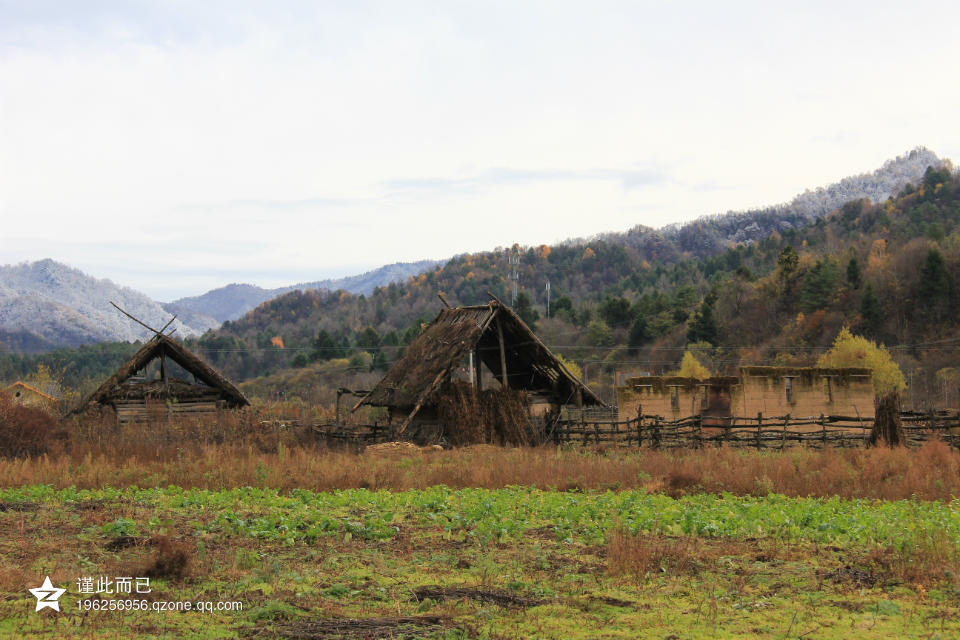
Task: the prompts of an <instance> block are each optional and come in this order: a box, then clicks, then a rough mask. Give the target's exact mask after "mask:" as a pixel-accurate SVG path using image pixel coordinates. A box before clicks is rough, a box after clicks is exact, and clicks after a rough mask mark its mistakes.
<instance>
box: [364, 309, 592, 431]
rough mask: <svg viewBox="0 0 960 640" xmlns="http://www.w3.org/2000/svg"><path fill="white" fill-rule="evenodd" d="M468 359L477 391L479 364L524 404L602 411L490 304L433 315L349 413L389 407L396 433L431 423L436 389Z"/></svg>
mask: <svg viewBox="0 0 960 640" xmlns="http://www.w3.org/2000/svg"><path fill="white" fill-rule="evenodd" d="M471 353H473V354H474V358H473V361H474V363H475V367H474V378H473V380H472V383H473V386H474V388H475V389H476V390H478V391H479V390H480V389H482V388H483V386H484V384H483V376H482V367H484V366H485V367H486V368H487V369H488V370H489V372H490V373H491V374H492V375H493V378H494V379H495V380H496V381H497V383H498V385H497V386H498V388H500V389H509V390H514V391H522V392H524V393H525V394H526V397H527V402H528V404H529V405H541V406H543V405H547V406H549V407H553V408H559V407H560V406H562V405H573V404H576V405H580V406H582V405H584V404H586V405H601V406H603V405H604V403H603V401H602V400H600V398H599V397H597V395H596V394H595V393H593V391H591V390H590V389H589V388H588V387H587V386H586V385H585V384H584V383H583V382H582V381H580V379H579V378H577V377H576V376H575V375H573V374H572V373H570V371H569V370H568V369H567V368H566V367H565V366H564V365H563V363H562V362H561V361H560V360H558V359H557V357H556V356H554V355H553V354H552V353H551V352H550V350H549V349H548V348H547V347H546V346H545V345H544V344H543V342H541V341H540V339H539V338H537V336H536V335H534V333H533V332H532V331H531V330H530V328H529V327H528V326H527V325H526V324H525V323H524V322H523V320H521V319H520V317H519V316H518V315H517V314H516V313H514V312H513V310H511V309H510V308H509V307H508V306H506V305H504V304H503V303H502V302H500V301H499V300H496V299H494V300H492V301H491V302H490V303H489V304H485V305H476V306H467V307H457V308H447V309H443V310H442V311H440V314H439V315H438V316H437V317H436V319H434V321H433V322H431V323H430V325H429V326H428V327H427V328H426V329H425V330H424V331H423V333H421V334H420V336H418V337H417V339H416V340H414V341H413V342H412V343H411V344H410V346H409V347H407V349H406V352H405V353H404V355H403V357H401V358H400V359H399V360H398V361H397V362H396V363H395V364H394V365H393V367H392V368H391V369H390V371H388V372H387V374H386V375H385V376H384V377H383V379H382V380H381V381H380V382H379V383H378V384H377V385H376V387H374V389H373V390H372V391H371V392H370V394H369V395H368V396H366V397H365V398H364V399H362V400H361V401H360V402H359V403H357V405H356V406H355V407H354V410H356V409H357V408H359V407H361V406H364V405H369V406H375V407H387V408H389V410H390V414H391V417H392V418H396V419H398V420H400V421H401V422H400V427H399V430H398V431H399V433H403V431H404V430H405V429H406V427H407V425H408V424H410V423H411V421H414V420H415V419H416V418H417V417H418V416H424V419H426V420H433V419H435V414H434V412H433V411H432V409H434V408H435V407H436V405H437V403H438V401H439V400H440V397H439V396H440V395H441V393H440V391H441V387H442V385H443V384H444V383H445V382H447V381H449V380H450V379H451V377H452V375H453V374H454V372H455V371H456V370H457V369H458V368H460V367H461V366H462V363H463V362H464V360H466V359H467V358H468V357H469V355H470V354H471ZM481 365H482V366H481ZM427 414H429V415H427Z"/></svg>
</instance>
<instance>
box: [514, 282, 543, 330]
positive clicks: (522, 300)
mask: <svg viewBox="0 0 960 640" xmlns="http://www.w3.org/2000/svg"><path fill="white" fill-rule="evenodd" d="M513 310H514V311H515V312H516V314H517V315H518V316H520V319H521V320H523V321H524V323H526V325H527V326H528V327H530V331H536V330H537V320H539V319H540V313H539V312H538V311H537V310H536V309H534V308H533V303H532V302H531V300H530V296H528V295H527V294H526V292H525V291H521V292H520V293H518V294H517V301H516V303H514V305H513Z"/></svg>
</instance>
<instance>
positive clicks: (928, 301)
mask: <svg viewBox="0 0 960 640" xmlns="http://www.w3.org/2000/svg"><path fill="white" fill-rule="evenodd" d="M917 298H918V302H919V304H920V305H921V308H922V309H924V310H925V313H924V315H926V316H927V317H928V318H929V319H930V320H932V321H937V320H940V319H941V318H943V317H944V316H945V315H946V313H947V311H948V310H949V307H950V302H951V298H952V296H951V283H950V274H949V273H947V266H946V261H944V259H943V254H942V253H940V252H939V251H937V250H936V249H930V251H928V252H927V258H926V260H925V261H924V263H923V268H922V269H920V282H919V284H918V286H917Z"/></svg>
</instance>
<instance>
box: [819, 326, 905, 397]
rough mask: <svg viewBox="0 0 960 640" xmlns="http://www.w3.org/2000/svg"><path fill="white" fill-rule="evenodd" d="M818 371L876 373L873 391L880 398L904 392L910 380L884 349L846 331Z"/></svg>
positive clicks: (822, 358)
mask: <svg viewBox="0 0 960 640" xmlns="http://www.w3.org/2000/svg"><path fill="white" fill-rule="evenodd" d="M817 366H818V367H828V368H837V369H842V368H844V367H865V368H867V369H871V370H872V371H873V388H874V391H876V393H877V395H883V394H885V393H889V392H891V391H897V392H899V391H903V390H904V389H906V388H907V383H906V380H905V379H904V377H903V372H902V371H900V367H899V366H898V365H897V363H896V362H894V361H893V357H892V356H891V355H890V352H889V351H887V350H886V348H884V346H883V345H877V343H875V342H873V341H871V340H868V339H867V338H864V337H863V336H856V335H853V334H852V333H851V332H850V329H848V328H847V327H844V328H843V329H841V330H840V333H838V334H837V337H836V339H835V340H834V341H833V346H832V347H831V348H830V350H829V351H827V352H826V353H824V354H823V355H822V356H820V358H819V359H818V360H817Z"/></svg>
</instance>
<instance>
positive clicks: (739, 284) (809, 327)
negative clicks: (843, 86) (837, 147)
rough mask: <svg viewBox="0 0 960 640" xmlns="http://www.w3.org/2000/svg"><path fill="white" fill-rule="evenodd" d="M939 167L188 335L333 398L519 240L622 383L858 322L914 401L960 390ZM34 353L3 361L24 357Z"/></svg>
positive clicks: (230, 358) (947, 182)
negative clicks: (881, 195)
mask: <svg viewBox="0 0 960 640" xmlns="http://www.w3.org/2000/svg"><path fill="white" fill-rule="evenodd" d="M925 153H929V152H925V151H923V150H918V151H915V152H913V154H911V156H910V158H911V160H910V161H911V162H915V161H916V160H917V159H918V158H921V159H923V158H927V156H925V155H924V154H925ZM931 155H932V154H931ZM899 160H903V159H899ZM896 166H897V167H898V168H899V169H902V165H896ZM938 167H939V168H934V167H933V166H931V167H930V168H928V169H927V170H926V171H925V172H922V173H921V177H920V179H918V180H917V181H916V182H915V183H914V184H907V185H905V186H904V188H903V189H902V191H900V192H899V193H898V194H896V195H895V196H893V197H891V198H889V199H886V200H884V201H881V202H879V203H873V202H871V201H870V200H868V199H857V200H853V201H849V202H846V203H844V204H843V205H842V206H840V207H838V208H836V209H834V210H833V211H832V212H830V213H828V214H827V215H825V216H809V215H807V214H804V213H803V212H800V211H797V212H794V214H790V215H788V216H786V217H783V216H781V217H779V218H778V217H777V215H776V211H774V210H770V211H766V212H752V213H749V214H730V215H727V216H719V217H717V218H711V219H705V220H701V221H698V222H697V223H693V224H691V225H686V226H684V227H682V228H679V229H668V230H665V231H651V230H644V229H639V228H637V229H634V230H631V231H630V232H628V233H625V234H606V235H604V236H601V237H597V238H594V239H590V240H581V241H572V242H566V243H562V244H560V245H557V246H552V247H551V246H546V245H541V246H537V247H519V246H515V247H511V248H509V249H499V250H497V251H493V252H482V253H476V254H467V255H461V256H458V257H456V258H454V259H452V260H450V261H449V262H448V263H447V264H446V265H444V266H443V267H438V268H436V269H434V270H432V271H429V272H426V273H423V274H421V275H419V276H416V277H414V278H411V279H410V280H408V281H406V282H405V283H402V284H396V283H394V284H390V285H389V286H386V287H378V288H376V289H374V290H373V292H372V293H371V294H370V295H353V294H350V293H346V292H343V291H337V292H325V291H294V292H291V293H288V294H286V295H284V296H281V297H279V298H276V299H274V300H270V301H268V302H265V303H263V304H261V305H260V306H259V307H257V308H256V309H254V310H252V311H250V312H249V313H247V314H246V315H245V316H243V317H242V318H240V319H238V320H236V321H232V322H226V323H224V325H223V326H222V327H221V328H220V329H219V330H216V331H211V332H207V333H206V334H205V335H204V336H202V337H200V338H195V339H191V340H189V341H188V346H190V347H191V348H194V349H196V350H197V351H198V352H200V353H201V354H202V355H203V356H204V357H206V358H208V359H209V360H210V361H212V362H213V363H214V364H215V365H216V366H218V367H219V368H221V369H222V370H223V371H224V372H225V373H227V374H228V375H229V376H232V377H234V378H236V379H238V380H253V379H254V378H256V379H257V380H256V381H255V382H251V383H249V384H248V387H247V388H248V389H251V390H254V391H255V392H256V393H257V394H261V395H269V394H271V393H280V392H283V393H284V395H286V396H291V395H297V396H300V397H304V398H305V399H309V400H311V401H322V402H329V401H330V400H331V398H332V390H333V389H335V388H336V386H339V385H343V386H348V387H350V386H358V387H363V386H366V385H368V384H369V383H371V381H372V380H374V379H375V378H376V376H377V375H378V372H380V371H383V370H384V369H385V368H386V367H388V366H389V364H390V362H391V361H392V360H394V359H395V358H396V357H397V356H398V355H399V353H400V352H401V350H402V349H403V346H404V345H405V344H408V343H409V342H410V341H411V340H412V339H413V338H414V337H415V336H416V335H417V334H418V333H419V331H420V327H421V324H422V323H424V322H428V321H429V320H430V319H432V318H433V317H434V316H435V315H436V313H437V311H438V309H439V308H440V306H441V304H442V303H441V302H440V301H439V299H438V297H437V294H438V293H441V292H442V293H443V294H444V295H445V297H446V299H447V300H449V302H450V303H451V304H455V305H456V304H478V303H484V302H486V301H487V300H488V299H489V298H488V296H487V292H488V291H489V292H490V293H492V294H494V295H496V296H498V297H500V298H501V299H503V300H505V301H509V300H510V291H511V284H512V283H511V281H510V280H509V279H508V274H509V273H510V265H509V264H508V258H509V257H510V256H516V257H517V258H518V259H519V264H517V265H516V268H517V273H518V283H519V296H518V297H517V300H516V304H515V308H516V310H517V311H518V313H520V315H521V316H522V317H523V318H524V319H525V320H526V321H527V322H528V323H530V324H532V325H534V326H535V328H536V330H537V332H538V334H539V335H540V336H541V337H542V338H543V340H544V341H545V342H546V343H547V344H548V345H549V346H551V347H552V348H553V349H554V350H555V351H557V352H558V353H560V354H562V355H563V356H564V357H566V358H567V359H568V360H572V361H574V362H575V363H576V364H577V365H579V366H580V367H581V368H582V369H583V372H584V376H585V377H586V378H587V380H588V382H589V383H590V384H591V385H592V386H594V387H595V388H596V389H597V390H598V391H599V392H600V393H601V394H603V395H604V396H605V397H606V398H608V399H612V387H613V380H614V374H615V373H616V372H632V373H641V372H647V371H649V372H650V373H654V374H657V373H664V372H666V371H670V370H673V369H675V368H676V367H677V364H678V362H679V360H680V358H681V356H682V355H683V352H684V350H686V349H687V348H688V346H689V345H691V344H694V345H696V346H695V351H696V353H697V355H698V357H699V358H700V359H701V360H702V361H703V362H704V363H705V364H706V365H707V366H708V367H709V368H710V369H711V370H712V371H713V372H714V373H718V374H722V373H730V372H733V371H734V370H735V368H736V366H737V365H739V364H812V363H813V362H814V361H815V359H816V357H817V356H818V355H819V354H820V353H821V352H822V351H823V350H824V349H825V348H826V347H827V346H828V345H829V344H830V343H831V342H832V340H833V338H834V337H835V336H836V334H837V332H838V331H839V330H840V328H841V327H842V326H843V325H845V324H847V325H850V326H851V328H852V329H853V330H854V331H856V332H859V333H862V334H865V335H867V336H869V337H871V338H873V339H875V340H879V341H882V342H885V343H886V344H887V345H889V346H891V347H892V348H893V350H894V354H895V357H896V359H897V360H898V362H899V363H900V365H901V367H902V368H903V370H904V372H905V373H906V375H907V377H908V380H909V382H910V383H911V389H910V390H909V391H908V392H907V396H906V398H905V399H906V401H907V402H908V403H913V404H915V405H916V406H918V407H922V406H928V405H944V404H952V405H956V404H958V403H960V395H958V392H957V391H958V390H957V385H958V381H960V367H958V366H957V355H958V352H957V351H956V350H955V349H956V347H955V346H954V345H955V344H957V343H956V342H955V340H960V331H958V330H957V328H956V327H955V323H954V322H953V321H952V318H954V317H955V313H956V311H957V310H958V307H960V184H958V178H957V177H956V176H954V175H952V173H951V169H950V168H949V165H946V166H940V165H938ZM888 168H889V167H888ZM899 169H898V170H899ZM874 177H875V176H874ZM861 178H862V179H864V180H866V177H861ZM871 179H873V178H871ZM841 184H843V183H841ZM835 186H836V185H835ZM844 193H845V192H844ZM825 197H826V196H824V198H825ZM781 213H783V212H781ZM765 221H766V222H765ZM768 223H769V225H772V226H773V229H772V230H771V231H770V232H768V233H766V234H765V235H763V236H762V237H761V238H759V239H755V240H746V241H740V242H738V241H735V240H734V239H732V238H733V237H736V236H737V233H739V232H738V227H737V224H740V225H747V227H750V229H751V230H750V233H751V234H754V233H758V232H757V231H756V230H757V229H761V228H763V227H764V225H767V224H768ZM741 229H742V227H741ZM548 281H549V283H550V291H551V300H550V305H549V307H550V308H549V309H548V308H547V299H546V296H547V292H546V284H547V282H548ZM120 351H123V349H118V350H117V351H116V352H115V354H114V355H118V354H119V352H120ZM100 355H103V354H100ZM84 359H85V360H95V359H94V358H92V354H86V356H85V358H84ZM58 362H59V363H60V364H63V363H64V362H66V360H64V359H63V357H62V355H61V360H59V361H58ZM96 362H97V363H101V362H102V363H104V364H103V366H106V364H105V363H106V360H104V359H102V358H101V359H99V360H96ZM33 363H34V360H31V359H28V358H21V359H20V360H18V361H17V363H15V366H14V365H11V364H10V362H7V363H6V364H5V365H3V363H0V365H3V366H6V372H9V373H13V372H14V371H15V370H21V371H24V370H27V369H29V367H30V366H31V365H32V364H33ZM66 366H70V365H69V363H67V365H66ZM291 368H293V369H291ZM6 372H5V373H4V375H6V376H7V377H9V375H7V373H6Z"/></svg>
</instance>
